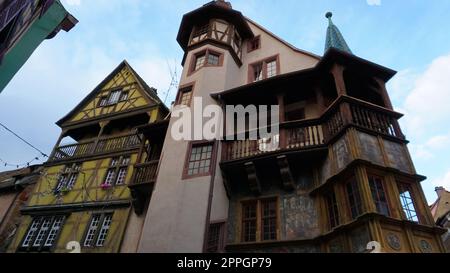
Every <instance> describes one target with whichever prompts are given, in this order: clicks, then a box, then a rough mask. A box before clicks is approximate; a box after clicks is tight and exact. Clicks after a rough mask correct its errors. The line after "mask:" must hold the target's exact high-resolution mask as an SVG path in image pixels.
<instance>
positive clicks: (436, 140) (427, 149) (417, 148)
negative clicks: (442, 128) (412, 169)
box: [410, 135, 450, 160]
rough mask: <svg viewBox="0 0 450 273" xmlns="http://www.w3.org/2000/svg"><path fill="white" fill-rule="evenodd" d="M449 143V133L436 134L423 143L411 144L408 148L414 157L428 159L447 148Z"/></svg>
mask: <svg viewBox="0 0 450 273" xmlns="http://www.w3.org/2000/svg"><path fill="white" fill-rule="evenodd" d="M449 145H450V135H438V136H433V137H431V138H429V139H428V140H427V141H426V142H425V143H422V144H411V145H410V148H411V152H412V154H413V158H414V159H424V160H430V159H433V158H436V157H437V154H439V153H441V152H443V151H444V150H446V149H448V147H449Z"/></svg>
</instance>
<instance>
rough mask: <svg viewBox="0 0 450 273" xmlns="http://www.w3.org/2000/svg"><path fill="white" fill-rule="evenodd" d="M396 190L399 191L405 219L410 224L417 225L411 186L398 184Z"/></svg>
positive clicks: (417, 217)
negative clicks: (414, 223)
mask: <svg viewBox="0 0 450 273" xmlns="http://www.w3.org/2000/svg"><path fill="white" fill-rule="evenodd" d="M398 188H399V191H400V202H401V204H402V208H403V211H404V212H405V215H406V219H408V221H411V222H416V223H419V215H418V213H417V210H416V206H415V202H414V197H413V194H412V188H411V185H410V184H406V183H399V184H398Z"/></svg>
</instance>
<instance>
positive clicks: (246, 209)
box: [242, 199, 278, 242]
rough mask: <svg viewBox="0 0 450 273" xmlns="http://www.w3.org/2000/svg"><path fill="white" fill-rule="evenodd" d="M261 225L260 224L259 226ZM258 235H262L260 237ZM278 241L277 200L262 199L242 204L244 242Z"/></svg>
mask: <svg viewBox="0 0 450 273" xmlns="http://www.w3.org/2000/svg"><path fill="white" fill-rule="evenodd" d="M258 223H259V224H258ZM257 234H260V236H258V235H257ZM277 239H278V202H277V199H261V200H254V201H248V202H243V203H242V241H243V242H256V241H274V240H277Z"/></svg>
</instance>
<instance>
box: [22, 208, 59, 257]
mask: <svg viewBox="0 0 450 273" xmlns="http://www.w3.org/2000/svg"><path fill="white" fill-rule="evenodd" d="M64 220H65V216H48V217H35V218H33V221H32V222H31V225H30V228H29V229H28V231H27V233H26V235H25V237H24V238H23V240H22V243H21V249H22V250H25V251H47V250H50V249H51V248H52V247H53V246H54V245H55V243H56V239H57V237H58V235H59V233H60V230H61V229H62V227H63V224H64Z"/></svg>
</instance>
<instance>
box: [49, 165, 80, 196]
mask: <svg viewBox="0 0 450 273" xmlns="http://www.w3.org/2000/svg"><path fill="white" fill-rule="evenodd" d="M80 171H81V164H79V163H75V164H72V165H69V166H66V167H64V170H63V172H62V173H61V174H60V175H59V178H58V183H57V184H56V188H55V190H54V193H55V194H59V193H61V192H65V191H71V190H72V189H73V187H74V186H75V183H76V182H77V179H78V175H79V173H80Z"/></svg>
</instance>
